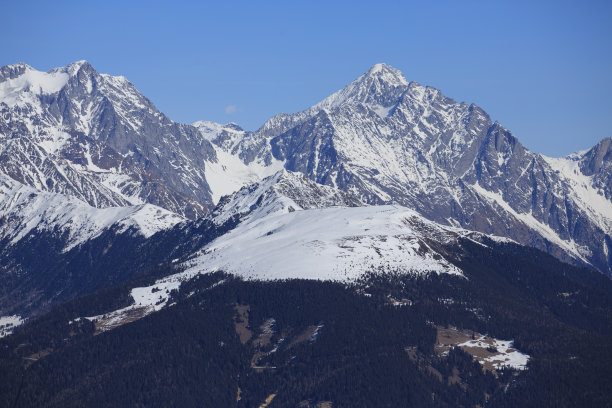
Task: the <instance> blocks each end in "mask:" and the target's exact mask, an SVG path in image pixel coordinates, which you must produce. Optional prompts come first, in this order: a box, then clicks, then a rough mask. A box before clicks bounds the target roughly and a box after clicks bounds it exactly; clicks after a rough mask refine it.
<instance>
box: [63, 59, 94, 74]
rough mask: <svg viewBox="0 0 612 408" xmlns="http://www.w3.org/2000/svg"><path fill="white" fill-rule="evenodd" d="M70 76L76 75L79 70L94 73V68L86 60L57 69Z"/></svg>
mask: <svg viewBox="0 0 612 408" xmlns="http://www.w3.org/2000/svg"><path fill="white" fill-rule="evenodd" d="M58 69H59V70H62V71H64V72H66V73H67V74H68V75H70V76H74V75H76V74H77V73H78V72H79V71H80V70H82V69H83V70H87V71H95V69H94V67H93V66H92V65H91V64H90V63H89V62H88V61H87V60H79V61H75V62H73V63H70V64H68V65H67V66H65V67H63V68H58Z"/></svg>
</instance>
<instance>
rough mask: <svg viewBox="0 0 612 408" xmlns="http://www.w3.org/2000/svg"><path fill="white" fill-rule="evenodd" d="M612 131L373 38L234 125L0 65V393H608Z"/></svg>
mask: <svg viewBox="0 0 612 408" xmlns="http://www.w3.org/2000/svg"><path fill="white" fill-rule="evenodd" d="M611 276H612V139H609V138H608V139H604V140H602V141H601V142H599V143H598V144H597V145H596V146H594V147H593V148H591V149H589V150H587V151H583V152H578V153H574V154H572V155H570V156H568V157H564V158H551V157H547V156H544V155H542V154H537V153H533V152H530V151H529V150H527V149H526V148H525V147H524V146H522V145H521V144H520V142H519V141H518V139H517V138H516V137H515V136H514V135H512V133H511V132H510V131H509V130H507V129H505V128H504V127H503V126H502V125H501V124H499V123H497V122H493V121H492V120H491V118H490V117H489V116H488V115H487V113H486V112H484V111H483V110H482V109H480V108H479V107H478V106H476V105H473V104H471V105H469V104H466V103H463V102H461V103H458V102H455V101H454V100H452V99H450V98H448V97H446V96H444V95H443V94H442V93H441V92H440V91H438V90H437V89H434V88H431V87H428V86H422V85H420V84H418V83H416V82H408V81H407V80H406V79H405V78H404V76H403V75H402V73H400V72H399V71H398V70H396V69H394V68H392V67H390V66H387V65H385V64H376V65H374V66H373V67H371V68H370V69H369V70H368V71H367V72H365V73H364V74H363V75H362V76H360V77H359V78H357V79H356V80H355V81H353V82H351V83H350V84H349V85H347V86H346V87H345V88H343V89H341V90H340V91H338V92H336V93H334V94H332V95H331V96H329V97H327V98H325V99H323V100H322V101H321V102H319V103H318V104H316V105H314V106H312V107H310V108H308V109H306V110H304V111H301V112H297V113H293V114H284V113H283V114H279V115H277V116H274V117H272V118H270V119H269V120H268V121H266V122H265V123H264V124H263V126H261V128H259V129H258V130H256V131H245V130H243V129H242V128H240V126H238V125H237V124H234V123H229V124H218V123H213V122H207V121H199V122H196V123H194V124H192V125H188V124H181V123H176V122H173V121H172V120H170V119H169V118H167V117H166V116H165V115H164V114H163V113H161V112H159V111H158V110H157V109H156V108H155V106H154V105H153V104H152V103H151V102H150V101H149V100H148V99H147V98H146V97H145V96H143V95H142V94H141V93H140V92H138V90H137V89H136V88H135V87H134V86H133V85H132V84H131V83H130V82H129V81H128V80H127V79H125V78H123V77H113V76H110V75H106V74H100V73H98V72H97V71H96V70H95V69H94V68H93V67H92V66H91V65H90V64H89V63H88V62H86V61H78V62H75V63H72V64H70V65H68V66H66V67H62V68H56V69H53V70H51V71H48V72H41V71H37V70H36V69H34V68H32V67H30V66H28V65H26V64H23V63H20V64H16V65H10V66H5V67H2V68H0V338H1V339H0V407H34V406H36V407H70V406H75V407H77V406H78V407H81V406H88V407H89V406H91V407H96V406H100V407H108V406H113V407H116V406H129V407H134V406H137V407H156V406H160V407H164V406H185V407H188V406H198V407H201V406H205V407H260V408H264V407H270V408H274V407H317V408H323V407H400V406H417V407H421V406H424V407H517V406H521V407H530V406H533V407H545V406H551V407H573V406H576V407H584V406H589V407H599V406H601V407H609V406H610V401H612V390H611V389H610V387H609V384H610V380H611V379H612V281H611V279H610V277H611Z"/></svg>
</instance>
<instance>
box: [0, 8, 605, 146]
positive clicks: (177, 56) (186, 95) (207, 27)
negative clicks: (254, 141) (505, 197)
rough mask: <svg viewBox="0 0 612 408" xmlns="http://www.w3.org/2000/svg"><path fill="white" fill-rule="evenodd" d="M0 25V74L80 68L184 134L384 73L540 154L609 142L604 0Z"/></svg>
mask: <svg viewBox="0 0 612 408" xmlns="http://www.w3.org/2000/svg"><path fill="white" fill-rule="evenodd" d="M532 3H536V4H532ZM2 14H3V16H4V18H3V19H2V20H3V22H2V24H1V25H0V65H7V64H12V63H16V62H19V61H23V62H26V63H28V64H30V65H32V66H33V67H35V68H37V69H40V70H48V69H51V68H53V67H56V66H63V65H66V64H68V63H70V62H72V61H76V60H79V59H87V60H88V61H90V62H91V63H92V65H93V66H94V67H95V68H96V69H97V70H98V71H100V72H105V73H109V74H114V75H124V76H125V77H127V78H128V79H129V80H130V81H132V82H133V83H134V84H135V85H136V86H137V87H138V88H139V89H140V91H141V92H143V93H144V94H145V95H146V96H147V97H149V98H150V99H151V100H152V101H153V102H154V103H155V104H156V105H157V107H158V108H159V109H160V110H161V111H163V112H164V113H166V114H167V115H168V116H169V117H170V118H172V119H174V120H177V121H181V122H186V123H191V122H194V121H196V120H200V119H205V120H213V121H217V122H229V121H233V122H236V123H239V124H240V125H241V126H243V127H244V128H246V129H256V128H258V127H259V126H260V125H261V124H262V123H263V122H264V121H265V120H266V119H267V118H268V117H270V116H272V115H274V114H276V113H280V112H294V111H298V110H301V109H304V108H306V107H308V106H310V105H312V104H314V103H316V102H317V101H319V100H320V99H323V98H324V97H325V96H327V95H329V94H330V93H332V92H334V91H336V90H338V89H340V88H342V87H343V86H344V85H346V84H347V83H349V82H350V81H352V80H353V79H355V78H356V77H357V76H359V75H360V74H362V73H363V72H364V71H366V70H367V69H368V67H370V66H371V65H374V64H375V63H377V62H385V63H387V64H390V65H392V66H394V67H396V68H398V69H400V70H401V71H402V72H403V73H404V75H405V76H406V78H407V79H408V80H414V81H417V82H419V83H421V84H424V85H431V86H434V87H436V88H438V89H440V90H441V91H442V92H443V93H444V94H445V95H447V96H449V97H452V98H454V99H455V100H458V101H466V102H473V103H476V104H477V105H479V106H481V107H482V108H484V109H485V110H486V111H487V112H488V113H489V114H490V115H491V116H492V118H493V119H494V120H498V121H499V122H500V123H502V124H503V125H504V126H506V127H507V128H509V129H510V130H511V131H512V132H513V133H514V134H515V135H516V136H517V137H518V138H519V139H520V140H521V142H522V143H523V144H525V145H526V146H527V147H528V148H530V149H532V150H534V151H536V152H540V153H545V154H548V155H553V156H560V155H565V154H568V153H570V152H573V151H575V150H579V149H586V148H588V147H590V146H592V145H594V144H595V143H596V142H597V141H599V140H600V139H602V138H604V137H611V136H612V129H611V127H610V120H611V119H612V24H611V23H610V21H612V2H610V1H601V2H599V1H581V2H579V1H572V2H565V1H551V2H547V1H537V2H521V1H507V2H501V1H422V2H409V1H403V2H385V1H376V2H359V1H350V2H342V1H337V2H333V3H332V2H317V1H309V2H287V1H285V2H253V1H251V2H239V1H224V2H215V3H205V2H187V1H182V2H181V1H174V2H156V1H147V2H136V1H134V2H125V1H104V2H93V1H53V2H50V1H44V2H30V1H11V2H5V4H3V6H2Z"/></svg>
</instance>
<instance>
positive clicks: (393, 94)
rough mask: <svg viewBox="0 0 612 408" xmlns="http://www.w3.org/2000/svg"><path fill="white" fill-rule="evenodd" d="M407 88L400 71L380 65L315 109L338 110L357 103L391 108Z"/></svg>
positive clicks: (373, 67) (406, 82)
mask: <svg viewBox="0 0 612 408" xmlns="http://www.w3.org/2000/svg"><path fill="white" fill-rule="evenodd" d="M407 88H408V81H407V80H406V78H405V77H404V75H403V74H402V73H401V72H400V71H399V70H397V69H395V68H393V67H391V66H389V65H386V64H383V63H379V64H376V65H373V66H372V67H371V68H370V69H368V70H367V71H366V72H365V73H364V74H363V75H361V76H360V77H359V78H357V79H356V80H354V81H353V82H351V83H350V84H348V85H347V86H346V87H345V88H343V89H341V90H339V91H338V92H336V93H334V94H332V95H331V96H329V97H327V98H325V99H324V100H322V101H321V102H319V103H318V104H317V105H315V108H318V109H325V108H336V107H338V106H341V105H344V104H357V103H361V104H365V105H369V106H372V107H381V106H382V107H390V106H393V105H394V104H395V103H397V100H398V99H399V97H400V96H401V94H402V93H403V92H404V91H405V90H406V89H407Z"/></svg>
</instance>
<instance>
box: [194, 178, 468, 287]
mask: <svg viewBox="0 0 612 408" xmlns="http://www.w3.org/2000/svg"><path fill="white" fill-rule="evenodd" d="M236 215H238V216H239V217H240V219H241V222H240V224H239V225H238V227H236V228H235V229H233V230H232V231H230V232H228V233H227V234H225V235H223V236H221V237H219V238H217V239H216V240H215V241H213V242H212V243H210V244H209V245H207V246H206V247H205V248H203V249H202V250H201V251H199V252H198V253H197V254H196V255H194V257H193V258H192V259H191V260H190V261H188V262H187V263H186V266H188V268H187V270H186V271H185V272H184V274H183V275H182V279H184V278H185V277H187V276H193V275H195V274H198V273H204V272H211V271H216V270H222V271H225V272H229V273H234V274H238V275H241V276H246V277H249V278H259V279H287V278H304V279H329V280H353V279H356V278H358V277H360V276H362V275H363V274H364V273H367V272H375V271H381V272H382V271H384V272H400V273H416V274H422V273H428V272H435V273H451V274H459V275H460V274H461V271H460V270H458V269H457V268H456V267H455V266H454V265H452V264H451V263H449V262H448V261H447V260H446V259H445V258H444V257H443V256H442V255H441V254H439V253H438V252H436V250H435V249H433V247H432V246H431V245H430V243H431V242H432V241H437V242H439V243H443V242H451V241H453V240H456V239H457V237H459V236H464V235H466V234H467V231H462V230H459V229H456V228H449V227H442V226H440V225H438V224H436V223H433V222H431V221H428V220H426V219H424V218H423V217H421V216H420V215H418V214H417V213H416V212H415V211H412V210H410V209H407V208H404V207H401V206H361V205H360V203H359V201H358V200H357V199H355V198H353V197H351V196H350V195H347V194H345V193H342V192H341V191H339V190H337V189H335V188H332V187H329V186H323V185H319V184H316V183H314V182H312V181H310V180H309V179H307V178H306V177H305V176H304V175H303V174H298V173H292V172H287V171H281V172H279V173H277V174H275V175H274V176H271V177H268V178H266V179H264V180H263V181H261V182H260V183H256V184H253V185H249V186H247V187H244V188H242V189H241V190H239V191H238V192H236V193H235V194H233V195H232V196H231V197H226V198H225V199H224V200H223V201H222V202H221V203H220V205H219V206H218V207H217V209H216V210H215V212H214V213H213V219H214V220H215V222H223V221H225V220H226V219H228V218H229V217H230V216H236Z"/></svg>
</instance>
